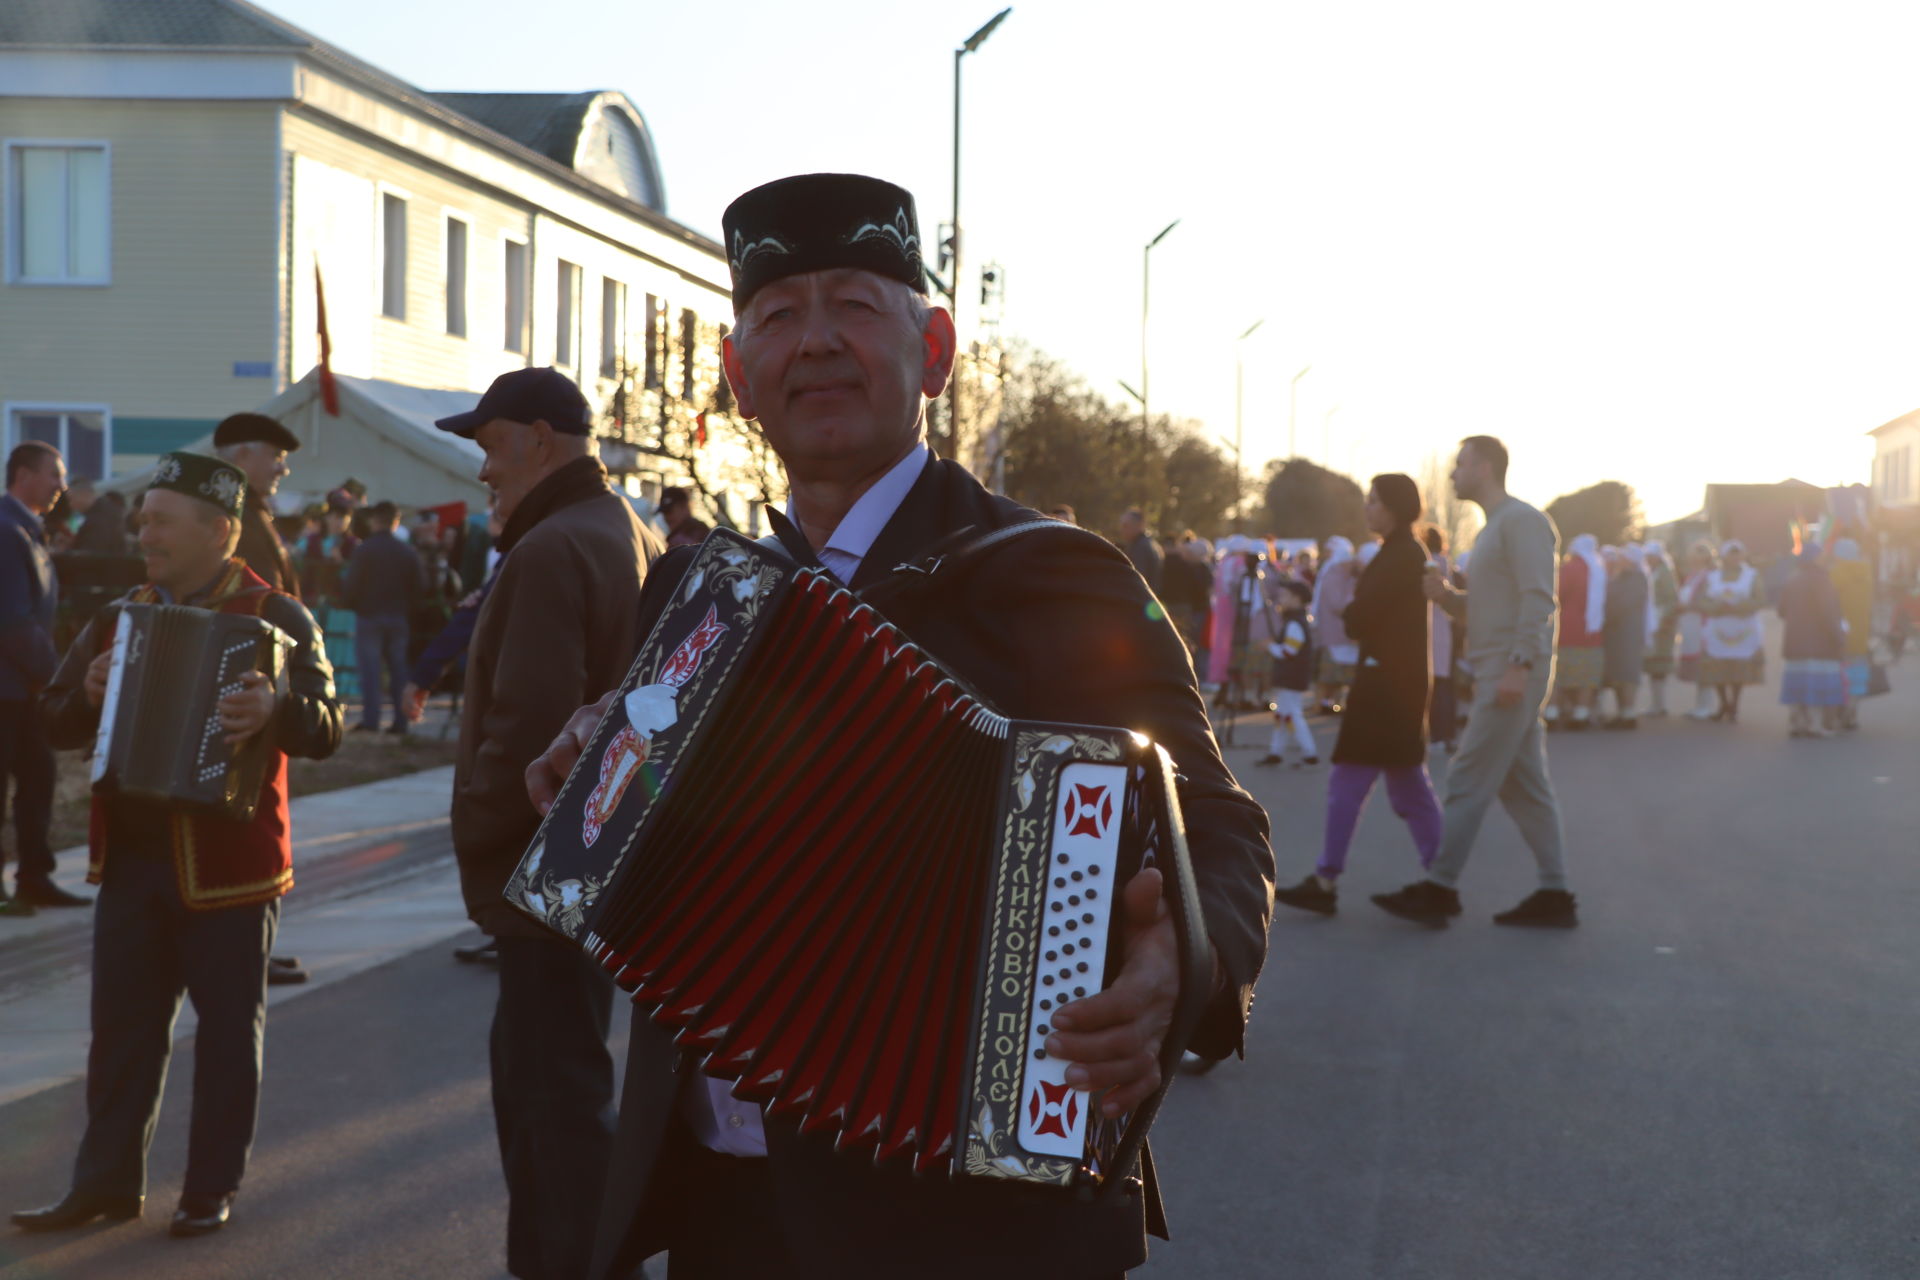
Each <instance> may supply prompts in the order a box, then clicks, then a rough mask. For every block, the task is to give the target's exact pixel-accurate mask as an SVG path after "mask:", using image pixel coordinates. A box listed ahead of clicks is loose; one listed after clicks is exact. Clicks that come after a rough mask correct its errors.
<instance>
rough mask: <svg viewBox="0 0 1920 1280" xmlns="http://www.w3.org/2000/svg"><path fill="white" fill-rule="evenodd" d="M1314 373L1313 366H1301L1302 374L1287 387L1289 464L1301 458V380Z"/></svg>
mask: <svg viewBox="0 0 1920 1280" xmlns="http://www.w3.org/2000/svg"><path fill="white" fill-rule="evenodd" d="M1312 372H1313V366H1312V365H1310V364H1306V365H1301V366H1300V372H1298V373H1296V374H1294V375H1293V381H1292V382H1291V383H1289V384H1288V385H1287V460H1288V461H1289V462H1291V461H1292V460H1293V459H1295V458H1297V457H1299V456H1300V447H1299V444H1298V437H1299V428H1300V379H1302V378H1304V377H1306V376H1307V375H1308V374H1309V373H1312Z"/></svg>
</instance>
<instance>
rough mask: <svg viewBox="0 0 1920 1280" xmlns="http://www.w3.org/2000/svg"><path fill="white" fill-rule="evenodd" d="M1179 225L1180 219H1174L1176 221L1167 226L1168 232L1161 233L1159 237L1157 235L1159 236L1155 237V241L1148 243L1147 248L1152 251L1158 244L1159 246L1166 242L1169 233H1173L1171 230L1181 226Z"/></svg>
mask: <svg viewBox="0 0 1920 1280" xmlns="http://www.w3.org/2000/svg"><path fill="white" fill-rule="evenodd" d="M1179 225H1180V219H1178V218H1175V219H1174V220H1173V221H1172V222H1169V223H1168V224H1167V229H1166V231H1162V232H1161V233H1160V234H1159V235H1157V236H1155V237H1154V238H1153V239H1151V240H1149V241H1147V248H1149V249H1151V248H1153V246H1155V245H1157V244H1159V243H1160V242H1161V241H1162V240H1165V239H1166V238H1167V231H1171V230H1173V229H1174V228H1175V227H1177V226H1179Z"/></svg>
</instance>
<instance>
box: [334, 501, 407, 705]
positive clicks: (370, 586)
mask: <svg viewBox="0 0 1920 1280" xmlns="http://www.w3.org/2000/svg"><path fill="white" fill-rule="evenodd" d="M398 517H399V512H398V511H397V510H395V508H394V505H393V504H392V503H391V502H376V503H375V504H374V505H373V506H372V508H371V509H369V510H368V512H367V525H368V527H369V528H370V529H371V530H372V532H370V533H369V534H368V535H367V537H366V540H365V541H364V542H362V543H361V544H360V545H359V546H357V547H355V548H354V549H353V558H352V559H350V560H348V561H347V568H346V573H345V574H344V575H343V577H342V579H341V589H340V598H341V602H342V603H343V604H345V605H346V606H347V608H349V609H351V610H353V615H354V617H353V662H354V666H355V668H356V669H357V670H358V671H359V673H360V700H361V713H360V724H359V726H358V727H359V728H360V729H363V730H365V731H366V732H368V733H377V732H379V730H380V694H381V690H382V688H384V689H385V690H386V692H387V694H388V696H389V697H390V698H391V699H392V702H393V724H392V725H391V726H390V727H389V728H388V730H387V732H389V733H399V734H404V733H405V732H406V731H407V713H406V696H405V693H406V687H407V637H408V634H409V632H410V628H411V627H412V619H413V611H414V609H415V608H416V607H417V606H418V605H419V603H420V600H421V597H423V596H425V595H426V593H427V566H426V562H425V561H423V560H421V558H420V553H419V552H418V551H415V550H414V549H413V547H412V546H411V545H410V544H408V543H405V542H402V541H400V539H399V538H398V537H396V536H395V535H394V532H393V525H394V521H395V520H396V519H397V518H398Z"/></svg>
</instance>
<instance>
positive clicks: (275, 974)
mask: <svg viewBox="0 0 1920 1280" xmlns="http://www.w3.org/2000/svg"><path fill="white" fill-rule="evenodd" d="M306 980H307V971H306V970H305V969H303V968H301V967H300V962H299V961H298V960H295V959H294V958H293V957H292V956H274V957H272V958H271V959H269V960H268V961H267V985H268V986H270V987H297V986H299V985H300V984H301V983H303V982H305V981H306Z"/></svg>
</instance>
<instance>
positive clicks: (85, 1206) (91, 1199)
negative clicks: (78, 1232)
mask: <svg viewBox="0 0 1920 1280" xmlns="http://www.w3.org/2000/svg"><path fill="white" fill-rule="evenodd" d="M145 1203H146V1197H145V1196H85V1195H81V1194H80V1193H79V1192H78V1191H69V1192H67V1198H66V1199H64V1200H62V1201H61V1202H60V1203H59V1204H50V1205H48V1206H47V1207H46V1208H44V1209H22V1210H20V1211H19V1212H18V1213H16V1214H14V1215H13V1225H14V1226H16V1227H18V1228H20V1229H21V1230H22V1231H71V1230H73V1229H74V1228H75V1227H84V1226H86V1225H87V1224H88V1223H89V1222H92V1221H93V1220H94V1219H95V1218H105V1219H106V1220H107V1221H108V1222H126V1221H128V1220H130V1219H133V1218H137V1217H139V1216H140V1208H141V1206H142V1205H144V1204H145Z"/></svg>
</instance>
